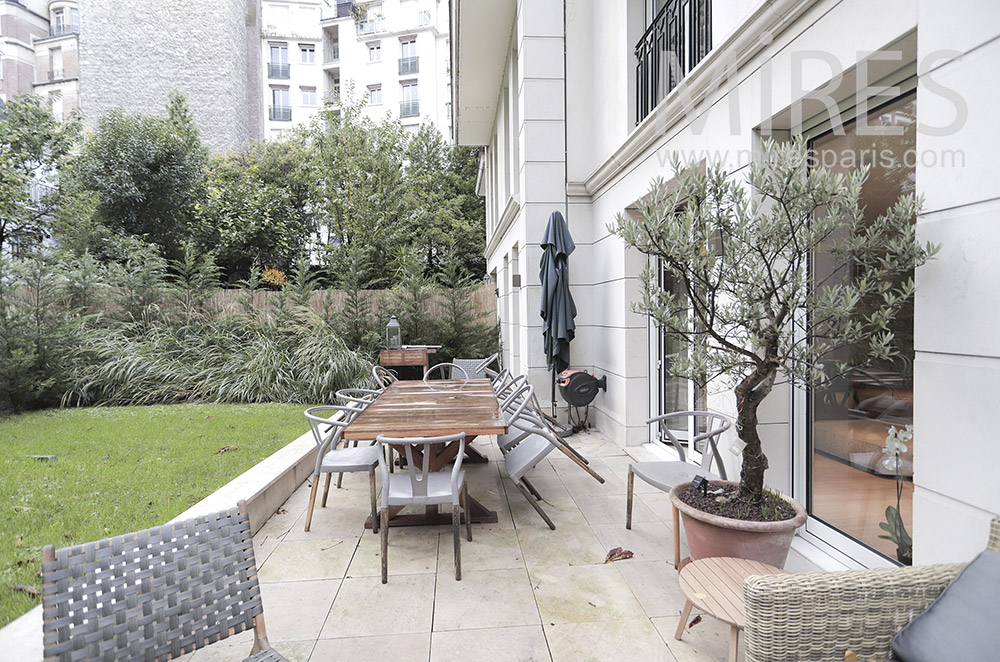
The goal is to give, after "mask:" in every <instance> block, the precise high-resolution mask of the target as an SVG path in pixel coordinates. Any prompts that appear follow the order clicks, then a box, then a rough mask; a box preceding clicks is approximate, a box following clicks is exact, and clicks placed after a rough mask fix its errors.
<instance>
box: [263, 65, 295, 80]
mask: <svg viewBox="0 0 1000 662" xmlns="http://www.w3.org/2000/svg"><path fill="white" fill-rule="evenodd" d="M291 74H292V65H290V64H288V63H287V62H285V63H284V64H281V63H276V62H269V63H268V65H267V77H268V78H284V79H287V78H291Z"/></svg>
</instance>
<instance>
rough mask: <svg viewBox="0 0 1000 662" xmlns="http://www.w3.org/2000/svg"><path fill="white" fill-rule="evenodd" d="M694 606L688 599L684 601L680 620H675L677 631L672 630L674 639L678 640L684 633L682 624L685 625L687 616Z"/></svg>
mask: <svg viewBox="0 0 1000 662" xmlns="http://www.w3.org/2000/svg"><path fill="white" fill-rule="evenodd" d="M692 607H694V603H693V602H691V601H690V600H687V601H685V602H684V611H682V612H681V620H680V621H678V622H677V631H676V632H674V639H677V640H678V641H680V639H681V635H682V634H684V626H685V625H687V622H688V617H689V616H691V608H692Z"/></svg>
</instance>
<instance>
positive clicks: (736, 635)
mask: <svg viewBox="0 0 1000 662" xmlns="http://www.w3.org/2000/svg"><path fill="white" fill-rule="evenodd" d="M739 643H740V629H739V628H738V627H736V626H735V625H733V626H731V627H730V628H729V662H736V649H737V648H738V647H739Z"/></svg>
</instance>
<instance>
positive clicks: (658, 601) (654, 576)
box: [615, 559, 685, 618]
mask: <svg viewBox="0 0 1000 662" xmlns="http://www.w3.org/2000/svg"><path fill="white" fill-rule="evenodd" d="M615 567H616V568H618V572H619V573H621V576H622V577H623V578H624V579H625V582H626V583H627V584H628V587H629V588H630V589H631V590H632V595H634V596H635V598H636V600H638V601H639V604H640V605H642V609H643V611H645V612H646V615H647V616H649V617H651V618H652V617H659V616H678V615H680V612H681V609H683V608H684V601H685V598H684V593H682V592H681V586H680V583H679V582H678V578H677V571H676V570H674V566H673V563H672V562H670V561H637V560H635V559H629V560H628V561H617V562H616V563H615Z"/></svg>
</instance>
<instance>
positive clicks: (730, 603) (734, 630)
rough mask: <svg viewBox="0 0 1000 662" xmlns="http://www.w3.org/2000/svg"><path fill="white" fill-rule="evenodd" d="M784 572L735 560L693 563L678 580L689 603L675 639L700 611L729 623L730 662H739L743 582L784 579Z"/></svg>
mask: <svg viewBox="0 0 1000 662" xmlns="http://www.w3.org/2000/svg"><path fill="white" fill-rule="evenodd" d="M783 574H785V571H784V570H781V569H779V568H775V567H774V566H773V565H767V564H766V563H760V562H758V561H748V560H747V559H734V558H727V557H722V558H707V559H699V560H697V561H691V562H690V563H688V564H687V565H685V566H684V567H683V568H681V572H680V575H679V577H678V580H679V581H680V584H681V590H682V591H683V592H684V597H685V598H687V602H685V603H684V611H683V612H681V620H680V622H679V623H678V624H677V632H675V633H674V638H675V639H680V638H681V635H682V634H684V626H685V625H686V624H687V622H688V618H689V617H690V616H691V608H692V607H697V608H698V609H700V610H702V611H703V612H705V613H706V614H708V615H709V616H714V617H715V618H717V619H719V620H720V621H722V622H723V623H729V625H730V626H731V627H730V630H729V662H736V645H737V644H738V643H739V636H740V630H742V629H743V626H744V624H745V621H744V618H743V582H744V580H746V578H747V577H749V576H750V575H783Z"/></svg>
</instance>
